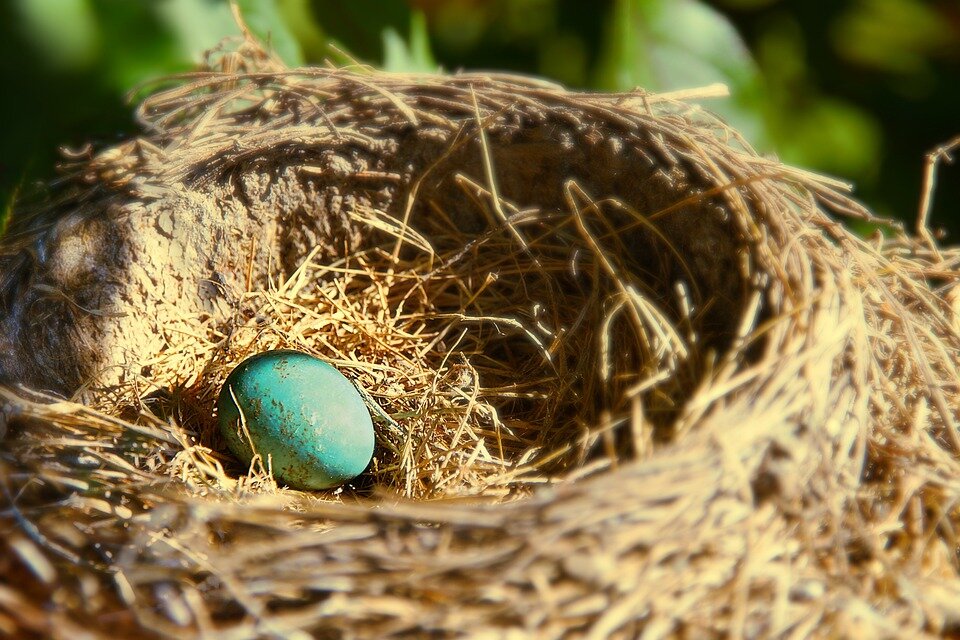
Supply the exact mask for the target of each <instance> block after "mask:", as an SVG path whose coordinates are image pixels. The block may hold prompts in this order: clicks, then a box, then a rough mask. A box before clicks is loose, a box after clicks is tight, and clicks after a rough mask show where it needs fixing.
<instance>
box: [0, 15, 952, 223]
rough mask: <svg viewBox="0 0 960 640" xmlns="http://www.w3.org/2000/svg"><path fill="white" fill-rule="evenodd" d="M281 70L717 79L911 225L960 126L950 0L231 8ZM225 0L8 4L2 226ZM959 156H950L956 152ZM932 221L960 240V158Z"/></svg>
mask: <svg viewBox="0 0 960 640" xmlns="http://www.w3.org/2000/svg"><path fill="white" fill-rule="evenodd" d="M238 4H239V6H240V8H241V10H242V11H243V13H244V16H245V19H246V21H247V22H248V24H249V25H250V27H251V29H252V30H253V31H254V32H255V33H256V34H257V35H259V36H260V37H261V38H262V39H264V40H265V41H266V42H268V43H269V44H270V46H271V47H273V49H274V50H275V51H276V52H277V54H278V55H279V56H280V57H281V58H283V59H284V60H285V61H286V62H288V63H290V64H321V63H324V62H325V61H332V62H333V63H335V64H344V63H349V62H350V61H351V60H356V61H363V62H367V63H370V64H374V65H377V66H381V67H384V68H386V69H390V70H396V71H433V70H437V69H441V68H442V69H444V70H447V71H455V70H458V69H472V70H475V69H496V70H510V71H516V72H522V73H529V74H537V75H542V76H547V77H550V78H553V79H555V80H557V81H559V82H562V83H564V84H566V85H568V86H570V87H576V88H582V89H591V90H624V89H632V88H634V87H637V86H640V87H644V88H647V89H651V90H655V91H664V90H672V89H681V88H689V87H696V86H703V85H707V84H710V83H713V82H723V83H725V84H727V85H728V86H729V87H730V89H731V91H732V97H731V98H730V99H727V100H719V101H711V102H710V103H709V104H707V105H705V106H708V107H709V108H711V109H713V110H715V111H717V112H718V113H720V114H721V115H722V116H723V117H724V118H725V119H727V120H728V121H729V122H731V123H732V124H734V125H735V126H736V127H738V128H739V129H740V130H741V131H743V132H744V133H745V135H746V136H747V138H748V139H749V140H750V141H751V142H752V143H753V144H754V145H755V146H756V147H757V148H758V149H759V150H760V151H762V152H764V153H768V154H773V155H776V156H778V157H780V158H782V159H783V160H785V161H787V162H790V163H793V164H797V165H800V166H803V167H806V168H809V169H813V170H816V171H821V172H825V173H829V174H831V175H834V176H838V177H840V178H843V179H845V180H848V181H850V182H853V183H854V184H855V185H856V187H857V191H856V193H857V195H858V197H859V198H861V199H862V200H864V201H866V202H867V203H868V204H869V205H870V206H871V207H872V208H874V210H875V211H877V212H878V213H880V214H881V215H886V216H895V217H900V218H903V219H905V220H907V221H910V222H912V221H913V220H914V219H915V217H916V213H917V206H918V202H919V197H920V193H921V185H922V173H923V163H924V157H925V154H926V153H927V152H928V151H930V150H931V149H933V148H934V147H936V146H937V145H940V144H943V143H945V142H947V141H948V140H950V139H952V138H954V137H956V136H957V135H960V117H958V114H960V2H958V1H957V0H833V1H831V2H812V1H809V0H592V1H589V2H587V1H584V0H238ZM238 33H239V31H238V29H237V26H236V25H235V23H234V21H233V19H232V17H231V13H230V8H229V5H228V2H227V0H2V2H0V74H2V83H0V87H2V96H3V97H2V99H0V123H2V124H0V127H2V128H0V131H2V132H3V135H0V227H2V226H5V225H6V224H7V223H8V222H9V215H10V212H11V211H12V210H13V206H14V204H15V203H17V202H19V201H22V200H23V199H24V198H30V197H32V195H33V194H36V192H37V191H38V189H40V188H41V187H39V186H38V185H40V184H42V183H43V182H44V181H45V180H48V179H50V178H51V177H53V176H55V175H56V174H55V170H54V165H55V163H56V160H57V149H58V148H59V147H60V146H67V147H78V146H81V145H82V144H84V143H86V142H88V141H90V142H93V144H94V145H96V146H102V145H108V144H110V143H111V142H113V141H115V140H117V139H120V138H122V137H124V136H127V135H130V134H131V133H133V132H135V127H134V126H133V123H132V121H131V118H130V111H131V109H130V106H129V102H128V100H129V99H130V98H129V95H128V94H129V92H130V91H131V89H133V88H134V87H136V86H137V85H139V84H141V83H143V82H145V81H148V80H150V79H153V78H157V77H159V76H162V75H164V74H169V73H173V72H178V71H185V70H189V69H190V68H191V66H192V65H194V64H195V63H196V62H197V61H199V60H200V59H201V56H202V54H203V51H204V50H205V49H207V48H209V47H212V46H214V45H216V44H217V43H218V42H219V41H220V40H221V39H222V38H224V37H226V36H231V35H236V34H238ZM958 155H960V153H958ZM931 222H932V225H933V226H934V227H942V228H945V229H946V230H947V232H948V242H957V241H958V238H960V167H956V166H944V167H942V168H941V171H940V179H939V185H938V189H937V191H936V199H935V203H934V208H933V215H932V220H931Z"/></svg>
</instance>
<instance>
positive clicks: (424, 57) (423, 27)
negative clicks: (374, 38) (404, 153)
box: [382, 11, 438, 73]
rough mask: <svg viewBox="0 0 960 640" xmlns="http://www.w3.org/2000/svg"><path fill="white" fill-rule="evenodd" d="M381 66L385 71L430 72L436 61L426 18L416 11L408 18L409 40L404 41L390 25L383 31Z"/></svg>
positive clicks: (433, 69)
mask: <svg viewBox="0 0 960 640" xmlns="http://www.w3.org/2000/svg"><path fill="white" fill-rule="evenodd" d="M382 37H383V68H384V69H385V70H386V71H402V72H411V73H432V72H435V71H437V68H438V65H437V61H436V60H435V59H434V57H433V53H432V52H431V51H430V35H429V33H428V32H427V19H426V18H425V17H424V15H423V13H421V12H419V11H417V12H415V13H414V14H413V15H412V16H411V18H410V40H409V43H408V42H405V41H404V39H403V38H402V37H400V34H398V33H397V32H396V31H395V30H394V29H393V28H392V27H388V28H387V29H385V30H384V32H383V36H382Z"/></svg>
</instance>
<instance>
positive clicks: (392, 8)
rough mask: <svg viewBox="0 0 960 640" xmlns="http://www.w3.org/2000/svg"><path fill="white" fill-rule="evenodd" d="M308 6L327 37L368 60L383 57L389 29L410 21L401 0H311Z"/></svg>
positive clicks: (408, 11)
mask: <svg viewBox="0 0 960 640" xmlns="http://www.w3.org/2000/svg"><path fill="white" fill-rule="evenodd" d="M311 8H312V9H313V15H314V16H316V17H317V21H318V22H319V26H320V28H322V29H323V31H324V32H325V33H326V34H327V35H328V36H329V37H330V38H332V39H334V40H335V41H336V42H337V43H339V44H341V45H343V47H345V48H346V49H347V50H348V51H350V52H351V53H353V54H355V55H357V56H358V57H360V58H362V59H363V60H366V61H368V62H369V61H376V60H383V57H384V53H385V51H384V47H385V41H384V37H383V34H384V33H385V32H386V31H387V30H388V29H397V28H398V27H401V26H404V25H408V24H411V12H410V7H409V6H407V3H406V2H403V0H314V2H313V3H312V4H311Z"/></svg>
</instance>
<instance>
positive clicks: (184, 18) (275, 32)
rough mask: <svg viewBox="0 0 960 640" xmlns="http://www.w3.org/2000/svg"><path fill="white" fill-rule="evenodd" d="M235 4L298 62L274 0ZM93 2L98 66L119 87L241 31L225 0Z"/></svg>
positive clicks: (172, 67) (188, 60) (190, 59)
mask: <svg viewBox="0 0 960 640" xmlns="http://www.w3.org/2000/svg"><path fill="white" fill-rule="evenodd" d="M41 1H44V2H45V1H47V0H41ZM238 4H239V6H240V10H241V12H242V15H243V18H244V20H245V21H246V23H247V25H248V26H249V27H250V29H251V31H253V32H254V33H255V34H256V35H257V37H259V38H260V39H261V40H262V41H263V42H264V43H267V44H268V45H269V46H270V48H271V49H272V50H274V51H275V52H276V53H277V55H279V56H280V57H281V58H282V59H283V60H284V61H285V62H287V64H291V65H297V64H301V63H302V54H301V52H300V47H299V44H297V41H296V40H295V39H294V37H293V35H292V34H291V33H290V31H289V30H288V29H287V28H286V25H285V23H284V22H283V19H282V17H281V15H280V13H279V11H278V10H277V7H276V3H275V2H274V0H239V2H238ZM92 5H93V7H94V8H95V11H96V16H97V19H98V21H99V24H100V29H101V32H102V33H103V39H104V48H105V49H106V51H107V53H109V55H108V56H106V57H105V58H104V59H103V60H102V61H101V72H102V73H103V74H104V75H105V76H106V77H107V78H108V79H109V80H110V81H111V84H112V85H113V87H114V88H115V89H117V90H118V91H127V90H129V89H130V88H132V87H133V86H135V85H137V84H139V83H141V82H143V81H145V80H148V79H152V78H156V77H159V76H163V75H166V74H169V73H173V72H177V71H185V70H188V69H190V68H192V67H193V66H194V65H196V64H197V63H198V62H200V61H201V59H202V57H203V54H204V52H205V51H207V50H208V49H210V48H212V47H215V46H217V44H219V43H220V41H221V40H223V39H224V38H226V37H228V36H239V35H240V29H239V27H238V26H237V24H236V23H235V22H234V19H233V14H232V13H231V11H230V4H229V2H228V0H159V1H157V2H129V0H92Z"/></svg>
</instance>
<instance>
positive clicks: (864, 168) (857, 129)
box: [775, 98, 881, 180]
mask: <svg viewBox="0 0 960 640" xmlns="http://www.w3.org/2000/svg"><path fill="white" fill-rule="evenodd" d="M775 138H776V146H777V151H778V153H779V155H780V156H781V157H782V158H783V159H784V160H785V161H786V162H789V163H791V164H799V165H803V166H807V167H816V168H817V169H818V170H820V171H827V172H831V173H838V174H840V175H843V176H847V177H854V176H856V177H857V178H858V179H861V180H866V179H870V178H873V177H875V176H874V175H871V174H873V173H875V171H876V169H877V159H878V158H880V152H881V149H880V130H879V127H878V126H877V124H876V123H875V122H874V121H873V119H872V118H871V117H870V116H868V115H867V114H866V113H864V112H863V111H861V110H860V109H857V108H856V107H854V106H852V105H849V104H847V103H845V102H842V101H840V100H834V99H830V98H818V99H816V100H815V101H814V102H812V103H811V104H810V105H809V106H808V107H807V108H805V109H803V110H794V111H792V112H782V113H781V114H780V116H779V123H778V124H777V125H775Z"/></svg>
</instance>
